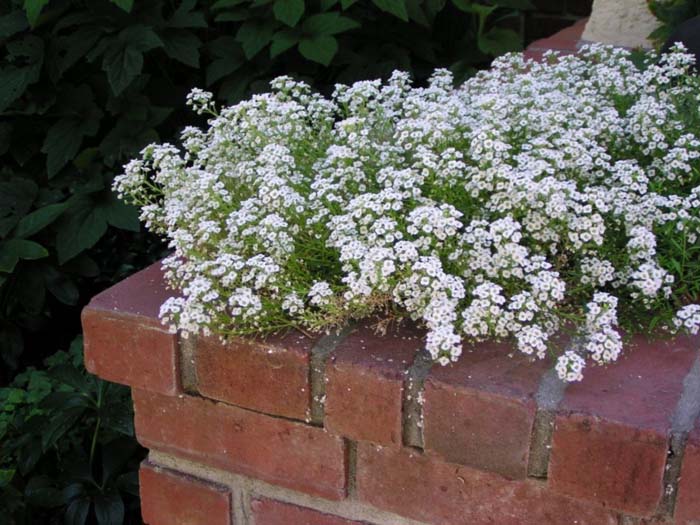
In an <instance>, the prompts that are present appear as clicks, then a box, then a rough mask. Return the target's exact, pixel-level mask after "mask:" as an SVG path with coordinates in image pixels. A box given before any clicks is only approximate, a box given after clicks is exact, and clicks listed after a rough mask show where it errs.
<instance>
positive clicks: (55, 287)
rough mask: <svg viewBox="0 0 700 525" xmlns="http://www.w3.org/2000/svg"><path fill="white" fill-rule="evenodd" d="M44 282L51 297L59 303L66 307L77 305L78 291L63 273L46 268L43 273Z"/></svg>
mask: <svg viewBox="0 0 700 525" xmlns="http://www.w3.org/2000/svg"><path fill="white" fill-rule="evenodd" d="M44 282H45V284H46V288H48V290H49V292H51V295H53V296H54V297H55V298H56V299H58V300H59V301H60V302H62V303H63V304H67V305H74V304H77V302H78V299H79V298H80V291H79V290H78V286H77V285H76V284H75V282H74V281H73V280H72V279H71V278H70V277H68V276H67V275H66V274H65V273H63V272H60V271H58V270H56V269H55V268H53V267H48V268H47V269H46V270H45V271H44Z"/></svg>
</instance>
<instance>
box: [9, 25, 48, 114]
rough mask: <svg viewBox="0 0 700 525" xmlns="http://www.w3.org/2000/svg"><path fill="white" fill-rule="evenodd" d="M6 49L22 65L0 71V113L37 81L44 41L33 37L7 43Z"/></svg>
mask: <svg viewBox="0 0 700 525" xmlns="http://www.w3.org/2000/svg"><path fill="white" fill-rule="evenodd" d="M6 49H7V51H8V54H9V55H10V56H11V57H13V58H22V62H23V64H24V65H22V66H21V67H17V66H14V65H11V66H7V67H5V68H2V69H0V78H2V82H0V112H2V111H5V110H6V109H7V108H8V107H9V106H10V104H12V103H13V102H14V101H15V100H17V99H18V98H19V97H21V96H22V95H23V94H24V92H25V90H26V89H27V87H28V86H29V85H31V84H33V83H34V82H36V81H37V80H39V74H40V72H41V66H42V64H43V62H44V41H43V40H42V39H41V38H38V37H36V36H34V35H27V36H25V37H24V38H22V39H21V40H15V41H12V42H9V43H8V44H6Z"/></svg>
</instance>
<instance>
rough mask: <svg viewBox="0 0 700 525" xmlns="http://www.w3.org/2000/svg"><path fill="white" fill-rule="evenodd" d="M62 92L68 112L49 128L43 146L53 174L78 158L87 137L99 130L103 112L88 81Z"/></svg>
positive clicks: (64, 108)
mask: <svg viewBox="0 0 700 525" xmlns="http://www.w3.org/2000/svg"><path fill="white" fill-rule="evenodd" d="M62 96H63V97H64V100H63V101H62V102H63V103H62V108H63V111H64V112H65V114H66V116H65V117H64V118H62V119H60V120H59V121H58V122H56V123H55V124H54V125H53V126H51V127H50V128H49V131H48V133H47V134H46V138H45V139H44V144H43V146H42V148H41V151H42V152H43V153H46V170H47V172H48V175H49V177H53V176H54V175H56V174H57V173H58V172H59V171H60V170H61V168H63V166H65V165H66V164H67V163H68V162H70V161H72V160H73V159H74V158H75V156H76V155H77V154H78V151H79V150H80V146H81V144H82V142H83V138H84V137H86V136H87V137H92V136H94V135H95V134H96V133H97V131H98V129H99V126H100V119H101V118H102V115H103V114H102V111H101V110H100V109H99V108H98V107H97V105H96V104H95V103H94V102H93V94H92V89H90V87H89V86H87V85H85V84H82V85H80V86H78V87H76V88H72V87H71V88H69V89H67V90H66V92H65V93H63V94H62Z"/></svg>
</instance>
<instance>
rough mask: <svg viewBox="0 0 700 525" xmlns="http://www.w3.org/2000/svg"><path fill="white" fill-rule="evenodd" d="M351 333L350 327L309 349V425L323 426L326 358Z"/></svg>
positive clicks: (324, 338) (326, 336) (322, 339)
mask: <svg viewBox="0 0 700 525" xmlns="http://www.w3.org/2000/svg"><path fill="white" fill-rule="evenodd" d="M351 331H352V327H347V328H344V329H343V330H342V331H340V332H338V333H333V334H328V335H325V336H323V337H322V338H321V339H320V340H319V341H318V342H317V343H316V345H315V346H314V347H313V348H312V349H311V363H310V366H309V384H310V385H311V423H312V424H314V425H318V426H323V417H324V415H325V410H324V402H325V399H326V363H327V362H328V357H329V356H330V354H331V352H333V350H335V349H336V348H337V347H338V345H339V344H340V343H341V341H342V340H343V339H345V337H346V336H347V335H348V334H349V333H350V332H351Z"/></svg>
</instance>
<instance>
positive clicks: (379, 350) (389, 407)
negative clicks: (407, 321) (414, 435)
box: [325, 326, 424, 444]
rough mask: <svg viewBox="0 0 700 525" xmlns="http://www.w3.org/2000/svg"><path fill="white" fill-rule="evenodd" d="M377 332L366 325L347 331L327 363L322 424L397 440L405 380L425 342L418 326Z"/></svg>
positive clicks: (361, 436)
mask: <svg viewBox="0 0 700 525" xmlns="http://www.w3.org/2000/svg"><path fill="white" fill-rule="evenodd" d="M399 333H400V334H401V335H397V334H396V333H391V332H389V333H388V334H387V335H386V336H381V335H378V334H376V333H375V332H374V330H373V329H372V328H370V327H367V326H364V327H362V328H360V329H359V330H357V331H355V332H354V333H352V334H351V335H349V336H348V337H347V338H346V339H345V340H344V341H343V342H342V343H341V344H340V345H339V347H338V348H337V349H336V350H335V351H334V353H333V354H332V356H331V357H330V359H329V361H328V364H327V366H326V399H325V425H326V428H328V430H329V431H330V432H331V433H333V434H338V435H342V436H346V437H349V438H351V439H355V440H361V441H372V442H374V443H382V444H401V404H402V396H403V381H404V379H405V374H406V370H407V369H408V367H409V366H410V363H411V362H412V360H413V358H414V356H415V354H416V351H417V350H418V349H420V348H421V347H422V346H423V345H424V343H423V340H422V338H421V337H420V336H419V335H418V333H417V332H416V331H413V330H401V332H399Z"/></svg>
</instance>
